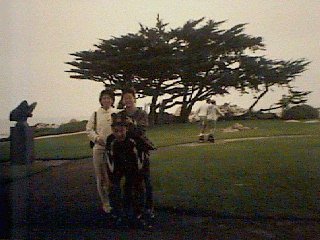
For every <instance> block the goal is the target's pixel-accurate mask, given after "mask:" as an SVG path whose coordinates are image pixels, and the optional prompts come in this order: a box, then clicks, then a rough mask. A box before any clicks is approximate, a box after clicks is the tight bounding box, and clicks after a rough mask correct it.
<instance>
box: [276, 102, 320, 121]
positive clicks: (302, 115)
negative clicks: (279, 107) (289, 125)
mask: <svg viewBox="0 0 320 240" xmlns="http://www.w3.org/2000/svg"><path fill="white" fill-rule="evenodd" d="M282 118H283V119H286V120H291V119H295V120H299V119H315V118H319V111H318V109H316V108H314V107H311V106H309V105H306V104H303V105H298V106H294V107H292V108H289V109H288V110H285V111H284V112H283V116H282Z"/></svg>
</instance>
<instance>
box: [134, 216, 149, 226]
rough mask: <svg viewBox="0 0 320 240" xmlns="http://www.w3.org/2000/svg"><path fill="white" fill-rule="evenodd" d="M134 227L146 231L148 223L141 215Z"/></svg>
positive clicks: (136, 219)
mask: <svg viewBox="0 0 320 240" xmlns="http://www.w3.org/2000/svg"><path fill="white" fill-rule="evenodd" d="M134 225H135V227H137V228H140V229H145V228H146V227H147V224H146V221H145V220H144V219H143V217H142V215H139V216H137V217H136V218H135V222H134Z"/></svg>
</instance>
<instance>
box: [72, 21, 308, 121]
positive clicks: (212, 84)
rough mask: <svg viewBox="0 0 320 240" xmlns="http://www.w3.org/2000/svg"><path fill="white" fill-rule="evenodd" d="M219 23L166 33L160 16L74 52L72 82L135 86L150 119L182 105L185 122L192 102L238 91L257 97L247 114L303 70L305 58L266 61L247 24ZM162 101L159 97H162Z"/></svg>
mask: <svg viewBox="0 0 320 240" xmlns="http://www.w3.org/2000/svg"><path fill="white" fill-rule="evenodd" d="M223 23H224V21H222V22H215V21H213V20H208V21H207V22H204V18H201V19H199V20H195V21H188V22H187V23H186V24H184V25H183V26H182V27H178V28H175V29H171V30H170V31H167V30H166V26H167V25H168V24H166V23H163V21H162V20H160V18H159V16H158V17H157V22H156V26H155V27H153V28H148V27H145V26H143V25H142V24H140V30H139V31H138V32H137V33H135V34H127V35H124V36H121V37H118V38H116V37H113V38H111V39H108V40H101V42H100V43H99V44H98V45H94V46H95V48H96V49H95V50H93V51H92V50H90V51H82V52H76V53H72V54H71V55H72V56H74V57H75V61H73V62H68V63H67V64H69V65H71V66H73V68H72V69H70V70H68V71H67V72H70V73H72V75H71V76H70V77H71V78H76V79H87V80H93V81H97V82H103V83H104V84H105V85H106V86H112V87H113V88H114V89H115V90H119V89H123V88H125V87H127V86H134V87H135V88H136V90H137V92H138V94H139V96H140V97H146V96H150V97H151V99H152V100H151V104H150V118H151V122H152V121H153V119H154V116H155V113H156V111H157V109H158V108H159V107H160V106H161V109H162V111H164V110H165V109H168V108H171V107H173V106H176V105H180V106H181V116H180V120H181V121H182V122H185V121H187V120H188V116H189V114H190V112H191V110H192V107H193V106H194V104H195V103H196V102H198V101H202V100H205V99H207V98H209V97H211V96H214V95H223V94H228V93H229V91H230V90H231V89H237V90H239V91H241V92H242V93H243V94H249V93H250V92H252V91H253V92H255V93H256V94H259V95H258V96H257V99H256V100H255V102H254V103H253V105H252V106H251V108H250V110H251V109H252V108H253V107H254V106H255V105H256V104H257V102H258V101H259V100H260V99H261V98H262V97H263V96H264V95H265V94H266V93H267V92H268V91H269V90H270V88H271V87H273V88H274V87H277V86H281V87H289V86H290V82H291V81H292V80H294V79H295V77H296V76H297V75H298V74H299V73H301V72H303V71H304V70H305V67H306V65H307V64H308V63H307V62H306V61H305V60H304V59H300V60H296V61H281V60H277V61H276V60H270V59H267V58H265V57H264V56H257V54H256V51H263V50H265V49H264V44H263V43H262V38H261V37H252V36H249V35H246V34H244V33H243V31H244V27H245V24H239V25H236V26H234V27H232V28H230V29H226V30H222V29H221V25H222V24H223ZM160 97H161V99H160Z"/></svg>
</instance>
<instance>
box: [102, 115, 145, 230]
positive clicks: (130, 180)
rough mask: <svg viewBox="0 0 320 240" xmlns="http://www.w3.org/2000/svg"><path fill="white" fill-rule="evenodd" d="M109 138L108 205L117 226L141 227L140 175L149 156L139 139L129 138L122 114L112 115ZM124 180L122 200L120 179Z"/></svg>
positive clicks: (142, 223)
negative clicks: (126, 222) (127, 223)
mask: <svg viewBox="0 0 320 240" xmlns="http://www.w3.org/2000/svg"><path fill="white" fill-rule="evenodd" d="M111 127H112V134H111V135H109V136H108V137H107V141H106V156H105V158H106V163H107V171H108V176H109V180H110V183H111V184H110V193H109V199H110V205H111V207H112V209H113V210H112V212H113V214H114V215H115V216H116V218H117V224H120V225H121V224H125V223H124V222H125V221H127V220H128V221H129V224H138V225H140V226H141V225H144V221H143V219H142V208H143V196H144V195H143V194H144V189H143V185H142V181H143V175H142V174H141V171H143V170H142V169H143V168H144V164H145V162H146V161H147V157H148V155H147V154H146V153H145V151H144V150H143V145H144V144H143V142H142V141H141V139H139V138H134V137H132V136H130V135H128V134H127V133H128V120H127V117H126V116H125V115H124V114H121V113H118V114H113V115H112V124H111ZM123 177H124V178H125V183H124V191H123V196H122V194H121V192H122V191H121V179H122V178H123Z"/></svg>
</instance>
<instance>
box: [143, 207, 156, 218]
mask: <svg viewBox="0 0 320 240" xmlns="http://www.w3.org/2000/svg"><path fill="white" fill-rule="evenodd" d="M145 216H146V218H147V219H154V218H155V214H154V211H153V209H146V211H145Z"/></svg>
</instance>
